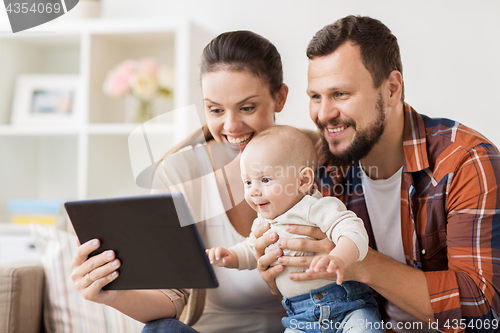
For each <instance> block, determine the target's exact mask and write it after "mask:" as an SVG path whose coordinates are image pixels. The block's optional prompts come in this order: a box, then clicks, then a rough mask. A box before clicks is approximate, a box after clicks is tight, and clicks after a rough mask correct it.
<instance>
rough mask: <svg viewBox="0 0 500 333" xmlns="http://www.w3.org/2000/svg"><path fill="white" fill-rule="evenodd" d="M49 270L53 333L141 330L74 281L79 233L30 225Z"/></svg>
mask: <svg viewBox="0 0 500 333" xmlns="http://www.w3.org/2000/svg"><path fill="white" fill-rule="evenodd" d="M30 229H31V234H32V235H33V238H34V242H35V247H36V248H37V250H38V252H39V253H40V256H41V260H42V265H43V269H44V271H45V281H46V294H45V295H44V321H45V326H46V328H47V331H48V332H49V333H63V332H64V333H66V332H73V333H78V332H81V333H87V332H109V333H111V332H116V333H127V332H134V333H137V332H140V331H141V330H142V327H143V326H144V324H142V323H140V322H138V321H136V320H134V319H132V318H130V317H128V316H126V315H124V314H122V313H121V312H119V311H118V310H115V309H113V308H111V307H109V306H106V305H103V304H98V303H94V302H91V301H88V300H86V299H84V298H83V296H82V295H81V294H80V293H79V292H78V290H77V289H76V287H75V285H74V283H73V280H71V271H72V269H71V261H72V260H73V257H74V254H75V252H76V249H77V247H78V246H77V238H76V236H75V235H72V234H69V233H67V232H65V231H62V230H58V229H56V228H55V227H53V226H42V225H39V224H35V223H32V224H31V225H30Z"/></svg>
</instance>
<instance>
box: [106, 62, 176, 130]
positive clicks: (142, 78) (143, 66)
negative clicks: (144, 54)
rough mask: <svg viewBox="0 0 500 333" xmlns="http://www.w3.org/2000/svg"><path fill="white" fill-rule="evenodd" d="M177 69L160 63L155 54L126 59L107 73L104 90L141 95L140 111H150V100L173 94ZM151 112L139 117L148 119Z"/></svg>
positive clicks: (139, 96)
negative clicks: (150, 56)
mask: <svg viewBox="0 0 500 333" xmlns="http://www.w3.org/2000/svg"><path fill="white" fill-rule="evenodd" d="M173 88H174V75H173V70H172V69H171V68H169V67H166V66H163V65H160V64H159V63H158V62H157V61H156V60H155V59H153V58H143V59H140V60H126V61H124V62H122V63H120V64H119V65H118V66H116V67H115V68H114V69H113V70H112V71H111V72H110V73H109V74H108V75H107V77H106V80H105V81H104V84H103V90H104V92H105V93H106V94H108V95H110V96H113V97H121V96H125V95H128V94H131V95H133V96H134V97H136V98H137V99H139V101H140V104H139V113H148V112H149V109H150V102H151V101H152V100H153V99H154V98H156V97H160V96H162V97H167V98H172V96H173ZM147 118H151V115H148V114H143V115H141V114H139V118H138V121H145V120H148V119H147Z"/></svg>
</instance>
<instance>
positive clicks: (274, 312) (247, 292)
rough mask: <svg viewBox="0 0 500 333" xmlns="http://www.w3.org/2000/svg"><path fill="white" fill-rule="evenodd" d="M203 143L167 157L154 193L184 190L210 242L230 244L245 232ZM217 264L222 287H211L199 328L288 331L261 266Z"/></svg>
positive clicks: (210, 244)
mask: <svg viewBox="0 0 500 333" xmlns="http://www.w3.org/2000/svg"><path fill="white" fill-rule="evenodd" d="M200 148H203V147H202V146H201V145H198V146H196V147H194V148H193V147H186V148H183V149H182V150H181V151H180V152H178V153H175V155H176V156H177V157H176V158H172V156H173V155H172V156H171V157H170V158H168V159H166V160H164V161H163V162H161V163H160V164H159V166H158V168H157V170H156V172H155V176H154V181H153V186H154V188H156V189H155V190H153V193H165V192H181V193H182V194H183V195H184V197H185V199H186V202H187V204H188V206H189V208H190V210H191V212H192V214H193V217H194V219H195V221H200V222H198V223H197V224H196V226H197V228H198V231H199V233H200V237H201V239H202V240H203V243H204V245H205V247H206V248H211V247H216V246H222V247H225V248H229V247H231V246H233V245H235V244H237V243H239V242H241V241H243V240H244V239H245V237H244V236H242V235H240V234H239V233H238V232H237V231H236V229H234V227H233V226H232V224H231V222H230V221H229V219H228V217H227V215H226V213H225V212H226V209H227V208H228V207H227V203H223V200H222V199H221V198H222V197H227V195H228V194H227V193H220V192H219V188H218V186H217V182H216V178H215V174H214V173H213V169H212V165H211V162H210V157H209V156H208V153H207V151H206V150H205V149H200ZM216 172H222V171H221V170H217V171H216ZM171 184H175V185H171ZM161 188H163V189H161ZM245 236H248V235H245ZM213 269H214V271H215V274H216V276H217V279H218V281H219V287H218V288H216V289H207V298H206V304H205V309H204V312H203V315H202V316H201V318H200V320H199V321H198V322H197V323H196V325H194V326H193V328H194V329H196V330H197V331H199V332H201V333H210V332H214V333H215V332H217V333H222V332H231V333H233V332H241V333H251V332H283V326H282V325H281V318H282V317H284V316H286V313H285V311H284V310H283V308H282V306H281V304H280V302H279V300H278V299H276V297H274V296H273V295H272V294H271V293H270V291H269V286H268V285H267V284H266V283H265V282H264V281H263V280H262V278H261V277H260V274H259V272H258V271H256V270H254V271H238V270H235V269H227V268H221V267H216V266H213Z"/></svg>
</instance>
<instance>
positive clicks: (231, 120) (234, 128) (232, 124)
mask: <svg viewBox="0 0 500 333" xmlns="http://www.w3.org/2000/svg"><path fill="white" fill-rule="evenodd" d="M225 116H226V117H225V119H224V130H226V132H228V133H238V130H239V129H240V128H241V127H242V126H241V125H242V121H241V117H240V115H238V114H237V113H235V112H232V111H229V112H226V115H225Z"/></svg>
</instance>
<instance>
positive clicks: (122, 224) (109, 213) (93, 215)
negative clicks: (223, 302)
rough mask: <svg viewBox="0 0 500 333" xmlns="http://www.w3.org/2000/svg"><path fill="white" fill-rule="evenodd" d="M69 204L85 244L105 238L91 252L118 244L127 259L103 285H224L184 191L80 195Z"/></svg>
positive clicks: (118, 254)
mask: <svg viewBox="0 0 500 333" xmlns="http://www.w3.org/2000/svg"><path fill="white" fill-rule="evenodd" d="M64 206H65V208H66V211H67V213H68V215H69V218H70V220H71V223H72V224H73V227H74V229H75V232H76V234H77V236H78V239H79V240H80V242H81V243H82V244H83V243H85V242H87V241H89V240H91V239H94V238H97V239H99V240H100V242H101V246H100V247H99V249H97V250H96V251H94V252H92V253H91V256H93V255H96V254H99V253H102V252H103V251H106V250H113V251H115V254H116V257H117V258H118V259H120V261H121V266H120V268H119V269H118V271H119V274H120V275H119V276H118V278H117V279H116V280H114V281H112V282H110V283H109V284H107V285H106V286H105V287H104V288H103V289H108V290H129V289H169V288H176V289H178V288H216V287H217V286H218V282H217V278H216V276H215V273H214V271H213V269H212V266H211V265H210V262H209V261H208V258H207V256H206V254H205V247H204V246H203V242H202V240H201V238H200V236H199V234H198V231H197V228H196V225H195V224H194V221H193V220H192V216H191V213H190V212H189V209H188V207H187V204H186V202H185V200H184V198H183V196H182V194H180V193H167V194H155V195H144V196H133V197H118V198H105V199H90V200H78V201H69V202H66V203H65V204H64ZM179 217H180V218H181V219H182V225H184V226H181V222H180V221H179ZM186 219H190V220H189V221H186Z"/></svg>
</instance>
